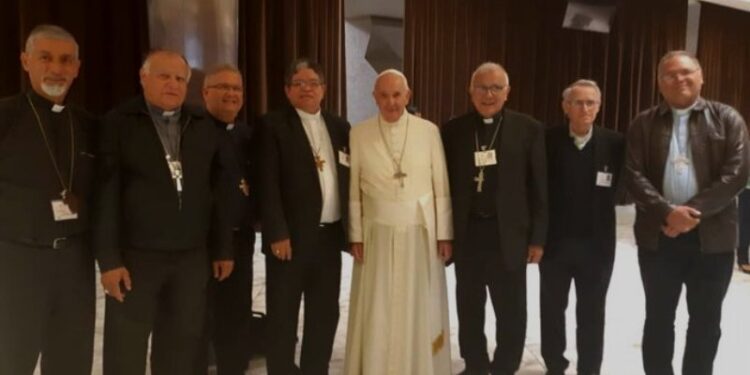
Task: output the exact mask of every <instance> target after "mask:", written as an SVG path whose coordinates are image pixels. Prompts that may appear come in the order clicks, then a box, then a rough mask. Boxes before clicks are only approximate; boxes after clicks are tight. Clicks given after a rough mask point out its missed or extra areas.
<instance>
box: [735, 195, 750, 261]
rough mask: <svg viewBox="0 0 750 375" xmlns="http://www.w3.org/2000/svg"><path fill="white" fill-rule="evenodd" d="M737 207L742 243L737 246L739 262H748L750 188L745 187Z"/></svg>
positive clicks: (749, 247)
mask: <svg viewBox="0 0 750 375" xmlns="http://www.w3.org/2000/svg"><path fill="white" fill-rule="evenodd" d="M739 198H740V199H739V206H738V207H737V213H738V221H739V223H738V224H739V229H740V244H739V246H738V247H737V264H748V263H750V261H748V250H750V189H743V190H742V192H741V193H740V196H739Z"/></svg>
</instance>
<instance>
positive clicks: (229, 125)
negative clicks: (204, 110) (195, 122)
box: [209, 113, 234, 130]
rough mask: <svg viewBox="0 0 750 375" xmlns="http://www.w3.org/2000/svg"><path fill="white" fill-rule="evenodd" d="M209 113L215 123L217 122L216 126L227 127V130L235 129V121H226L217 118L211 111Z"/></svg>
mask: <svg viewBox="0 0 750 375" xmlns="http://www.w3.org/2000/svg"><path fill="white" fill-rule="evenodd" d="M209 115H210V116H211V118H212V119H213V120H214V123H215V124H216V126H218V127H220V128H222V129H226V130H232V129H234V123H233V122H224V121H223V120H219V119H218V118H216V117H215V116H214V115H212V114H210V113H209Z"/></svg>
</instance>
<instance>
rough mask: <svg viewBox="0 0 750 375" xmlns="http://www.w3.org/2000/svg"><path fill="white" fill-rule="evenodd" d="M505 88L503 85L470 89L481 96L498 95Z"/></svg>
mask: <svg viewBox="0 0 750 375" xmlns="http://www.w3.org/2000/svg"><path fill="white" fill-rule="evenodd" d="M506 87H507V86H504V85H490V86H481V85H480V86H473V87H472V88H471V89H472V90H473V91H474V92H476V93H477V94H481V95H487V94H492V95H500V93H502V92H503V90H505V88H506Z"/></svg>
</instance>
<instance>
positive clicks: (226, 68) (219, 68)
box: [203, 64, 242, 87]
mask: <svg viewBox="0 0 750 375" xmlns="http://www.w3.org/2000/svg"><path fill="white" fill-rule="evenodd" d="M224 72H231V73H235V74H237V75H239V76H240V78H242V72H240V70H239V69H238V68H237V67H236V66H234V65H232V64H219V65H216V66H213V67H211V68H210V69H208V70H207V71H206V75H205V76H204V77H203V87H206V82H208V79H209V78H210V77H212V76H214V75H216V74H219V73H224Z"/></svg>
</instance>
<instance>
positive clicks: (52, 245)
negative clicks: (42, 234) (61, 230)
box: [4, 235, 79, 250]
mask: <svg viewBox="0 0 750 375" xmlns="http://www.w3.org/2000/svg"><path fill="white" fill-rule="evenodd" d="M78 240H79V238H78V235H71V236H67V237H57V238H53V239H52V242H41V241H37V240H29V239H24V238H20V239H6V240H4V241H7V242H10V243H14V244H17V245H22V246H29V247H37V248H41V249H53V250H63V249H67V248H68V247H70V246H71V245H73V244H74V243H76V242H78Z"/></svg>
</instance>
